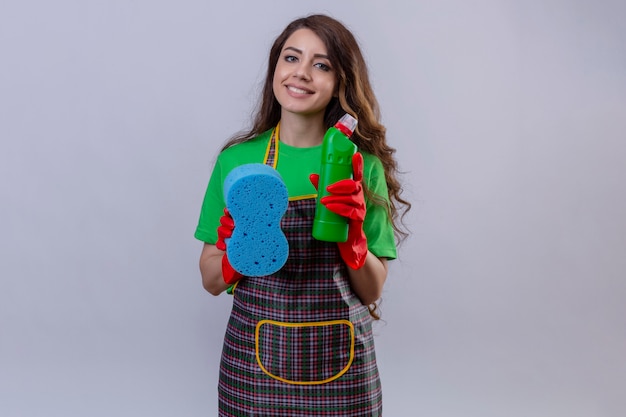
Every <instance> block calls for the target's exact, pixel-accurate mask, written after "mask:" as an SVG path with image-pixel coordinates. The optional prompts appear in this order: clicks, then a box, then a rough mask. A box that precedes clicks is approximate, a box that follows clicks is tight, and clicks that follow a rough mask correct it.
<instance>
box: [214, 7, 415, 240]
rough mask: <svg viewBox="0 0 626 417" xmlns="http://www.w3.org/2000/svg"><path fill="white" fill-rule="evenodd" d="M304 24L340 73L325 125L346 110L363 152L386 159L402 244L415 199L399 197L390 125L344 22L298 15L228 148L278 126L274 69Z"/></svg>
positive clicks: (274, 53) (273, 52)
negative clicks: (252, 111) (248, 118)
mask: <svg viewBox="0 0 626 417" xmlns="http://www.w3.org/2000/svg"><path fill="white" fill-rule="evenodd" d="M305 28H306V29H310V30H312V31H313V32H314V33H315V34H316V35H317V36H319V37H320V39H321V40H322V41H323V42H324V44H325V45H326V48H327V53H328V58H329V60H330V62H331V65H332V66H333V68H334V69H335V71H336V74H337V84H338V97H336V98H335V97H334V98H333V99H332V100H331V101H330V103H329V104H328V106H327V107H326V111H325V114H324V125H325V127H326V129H328V128H330V127H331V126H333V125H334V124H335V123H336V122H337V120H339V118H340V117H341V116H343V115H344V114H345V113H350V114H351V115H352V116H354V117H356V118H357V120H358V122H359V123H358V125H357V128H356V131H355V132H354V134H353V136H352V140H353V142H354V143H355V144H356V145H357V146H358V148H359V149H360V150H363V151H366V152H368V153H370V154H373V155H375V156H376V157H378V159H380V161H381V162H382V165H383V167H384V171H385V179H386V182H387V188H388V191H389V196H388V197H389V205H388V208H389V214H390V218H391V222H392V225H393V228H394V231H395V234H396V238H397V239H398V241H399V242H401V241H402V240H404V238H405V237H406V236H407V232H406V231H405V230H404V228H403V227H401V223H402V222H401V220H402V217H404V215H405V214H406V212H408V211H409V210H410V208H411V203H409V202H408V201H407V200H405V199H403V198H402V197H401V193H402V186H401V185H400V182H399V180H398V178H397V176H398V165H397V162H396V160H395V158H394V153H395V149H394V148H391V147H390V146H389V145H388V144H387V141H386V138H385V134H386V129H385V127H384V126H383V125H382V124H381V123H380V109H379V107H378V101H377V100H376V96H375V95H374V91H373V89H372V86H371V84H370V80H369V74H368V70H367V65H366V63H365V59H364V58H363V54H362V53H361V49H360V48H359V44H358V42H357V40H356V39H355V37H354V35H353V34H352V33H351V32H350V30H348V29H347V28H346V27H345V26H344V25H343V24H342V23H341V22H339V21H337V20H335V19H333V18H331V17H329V16H325V15H319V14H318V15H310V16H307V17H303V18H300V19H296V20H294V21H293V22H291V23H290V24H289V25H287V27H286V28H285V30H283V32H282V33H281V34H280V35H279V36H278V37H277V38H276V40H275V41H274V44H273V45H272V48H271V49H270V55H269V60H268V65H267V74H266V77H265V82H264V84H263V90H262V92H261V100H260V103H259V107H258V109H257V112H256V116H255V117H254V121H253V124H252V127H251V129H250V130H249V131H246V132H243V133H242V134H240V135H237V136H235V137H234V138H232V139H231V140H229V141H228V142H227V143H226V145H225V146H224V149H226V148H228V147H230V146H232V145H234V144H237V143H241V142H245V141H247V140H250V139H252V138H254V137H256V136H258V135H260V134H261V133H263V132H265V131H267V130H269V129H272V128H273V127H275V126H276V124H278V122H279V121H280V115H281V107H280V104H279V103H278V101H277V100H276V97H275V96H274V90H273V78H274V71H275V69H276V64H277V63H278V59H279V57H280V53H281V52H282V49H283V46H284V45H285V42H286V41H287V39H288V38H289V37H290V36H291V35H292V34H293V33H294V32H295V31H296V30H298V29H305ZM366 192H367V190H366ZM367 194H368V198H370V199H371V200H372V201H373V202H375V203H378V204H384V205H387V204H386V202H385V201H384V200H382V199H381V198H380V197H377V196H374V195H372V194H371V193H367Z"/></svg>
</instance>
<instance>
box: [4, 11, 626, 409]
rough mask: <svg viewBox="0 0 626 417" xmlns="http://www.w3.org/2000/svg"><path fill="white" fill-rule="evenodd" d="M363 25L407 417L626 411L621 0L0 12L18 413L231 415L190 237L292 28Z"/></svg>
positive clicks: (388, 333)
mask: <svg viewBox="0 0 626 417" xmlns="http://www.w3.org/2000/svg"><path fill="white" fill-rule="evenodd" d="M311 12H325V13H329V14H331V15H333V16H334V17H336V18H338V19H340V20H342V21H344V22H345V23H346V24H347V25H348V26H349V27H350V28H351V29H352V30H353V31H354V33H355V34H356V36H357V37H358V39H359V41H360V42H361V44H362V47H363V51H364V53H365V55H366V57H367V60H368V63H369V65H370V71H371V77H372V81H373V83H374V86H375V89H376V92H377V95H378V98H379V100H380V103H381V107H382V111H383V118H384V123H385V124H386V125H387V127H388V139H389V142H390V143H391V144H392V146H394V147H395V148H396V149H397V150H398V153H397V157H398V159H399V162H400V167H401V169H402V170H403V171H405V172H406V174H405V175H404V176H403V182H404V184H405V188H406V194H405V196H406V197H407V198H409V199H410V200H411V201H412V202H413V210H412V211H411V212H410V214H409V216H408V217H407V222H408V224H409V225H410V228H411V230H412V232H413V233H412V235H411V237H410V238H409V240H407V241H406V243H405V244H404V245H403V246H402V247H401V250H400V259H399V260H397V261H394V262H393V263H392V267H391V273H390V276H389V279H388V283H387V285H386V287H385V292H384V296H383V303H382V309H383V316H384V321H383V322H380V323H377V325H376V328H375V331H376V344H377V351H378V356H379V366H380V369H381V373H382V381H383V389H384V401H385V405H384V408H385V415H387V416H390V417H394V416H427V417H474V416H476V417H502V416H507V417H535V416H536V417H555V416H564V417H621V416H624V415H626V396H625V395H624V392H625V391H624V390H625V389H626V320H625V317H626V279H625V278H626V273H625V272H626V192H625V191H626V190H625V183H626V163H625V159H626V26H625V25H624V22H623V20H624V16H625V15H626V6H625V3H624V2H623V1H619V0H615V1H610V0H599V1H598V0H596V1H593V0H568V1H566V0H543V1H538V0H537V1H535V0H526V1H524V0H509V1H496V0H491V1H489V0H478V1H465V0H442V1H430V2H427V1H413V2H409V1H396V2H390V1H356V0H355V1H338V0H332V1H326V0H318V1H316V2H308V1H293V0H290V1H248V2H244V1H238V0H231V1H228V2H226V1H224V2H221V1H220V2H217V1H209V0H205V1H200V0H177V1H174V0H170V1H166V0H134V1H131V0H125V1H121V0H110V1H104V0H102V1H86V0H74V1H71V0H56V1H43V0H39V1H37V0H21V1H4V2H2V4H1V5H0V139H1V142H0V143H1V145H0V146H1V147H0V193H1V194H0V195H1V204H0V279H1V286H0V415H2V416H3V417H4V416H6V417H40V416H41V417H56V416H89V417H100V416H107V417H108V416H116V417H125V416H133V417H135V416H151V417H160V416H185V417H186V416H189V417H193V416H207V415H208V416H210V415H216V414H217V413H216V407H217V406H216V401H217V393H216V384H217V368H218V363H219V355H220V352H221V343H222V338H223V332H224V329H225V325H226V320H227V317H228V313H229V308H230V303H231V299H230V298H229V297H228V296H226V295H222V296H220V297H212V296H211V295H209V294H208V293H206V292H205V291H204V290H203V289H202V287H201V284H200V275H199V272H198V266H197V260H198V256H199V253H200V249H201V243H200V242H198V241H195V240H194V239H193V232H194V229H195V226H196V222H197V217H198V214H199V210H200V205H201V201H202V197H203V194H204V190H205V187H206V183H207V181H208V178H209V174H210V171H211V168H212V164H213V160H214V157H215V154H216V152H217V150H218V149H219V147H220V146H221V145H222V143H223V142H224V141H225V140H226V139H227V138H228V137H229V136H230V135H231V134H233V133H234V132H235V131H237V130H239V129H241V128H243V127H245V126H246V125H247V123H248V120H249V117H250V114H251V112H252V109H253V106H254V103H255V101H256V98H257V96H258V90H259V84H260V82H261V80H262V78H263V76H264V72H265V65H266V58H267V53H268V50H269V46H270V44H271V42H272V41H273V39H274V37H275V36H276V35H278V33H280V32H281V31H282V29H283V28H284V26H285V25H286V24H287V23H288V22H289V21H291V20H292V19H294V18H296V17H299V16H302V15H306V14H309V13H311Z"/></svg>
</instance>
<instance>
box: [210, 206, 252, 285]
mask: <svg viewBox="0 0 626 417" xmlns="http://www.w3.org/2000/svg"><path fill="white" fill-rule="evenodd" d="M234 228H235V222H234V221H233V218H232V216H231V215H230V213H229V212H228V210H227V209H224V215H223V216H222V217H221V218H220V226H219V227H218V228H217V242H215V245H211V244H209V243H205V244H204V247H203V248H202V254H201V255H200V273H201V274H202V285H203V286H204V288H205V289H206V290H207V291H208V292H210V293H211V294H213V295H219V294H221V293H222V292H224V291H225V290H226V289H228V288H229V287H230V286H231V285H232V284H234V283H236V282H237V281H238V280H239V279H240V278H241V277H242V275H241V274H240V273H239V272H237V271H235V270H234V269H233V267H232V266H231V265H230V262H229V261H228V257H227V256H226V253H225V251H226V240H227V239H228V238H230V237H231V236H232V234H233V230H234Z"/></svg>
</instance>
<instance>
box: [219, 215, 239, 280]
mask: <svg viewBox="0 0 626 417" xmlns="http://www.w3.org/2000/svg"><path fill="white" fill-rule="evenodd" d="M234 228H235V222H234V220H233V218H232V216H231V215H230V213H229V212H228V209H226V208H224V215H223V216H222V217H220V226H219V227H218V228H217V242H215V247H217V248H218V249H219V250H221V251H226V239H228V238H230V237H231V236H232V235H233V230H234ZM222 277H223V278H224V282H225V283H227V284H229V285H232V284H235V283H236V282H237V281H239V280H240V279H241V278H242V277H243V275H241V274H240V273H239V272H237V271H235V269H234V268H233V267H232V265H231V264H230V262H229V261H228V256H226V253H224V256H222Z"/></svg>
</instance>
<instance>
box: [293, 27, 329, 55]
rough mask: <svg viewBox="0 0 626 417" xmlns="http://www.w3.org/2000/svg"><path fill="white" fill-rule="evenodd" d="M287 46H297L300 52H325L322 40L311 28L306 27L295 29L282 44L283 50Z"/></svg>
mask: <svg viewBox="0 0 626 417" xmlns="http://www.w3.org/2000/svg"><path fill="white" fill-rule="evenodd" d="M288 47H291V48H297V49H299V50H301V51H302V52H312V53H316V54H324V55H326V54H327V48H326V45H325V44H324V41H322V39H321V38H320V37H319V36H317V34H316V33H315V32H313V31H312V30H311V29H306V28H303V29H298V30H296V31H295V32H293V33H292V34H291V35H290V36H289V37H288V38H287V40H286V41H285V44H284V45H283V50H284V49H285V48H288Z"/></svg>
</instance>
